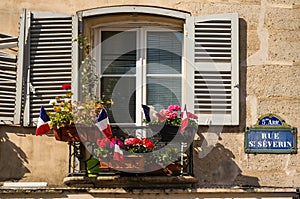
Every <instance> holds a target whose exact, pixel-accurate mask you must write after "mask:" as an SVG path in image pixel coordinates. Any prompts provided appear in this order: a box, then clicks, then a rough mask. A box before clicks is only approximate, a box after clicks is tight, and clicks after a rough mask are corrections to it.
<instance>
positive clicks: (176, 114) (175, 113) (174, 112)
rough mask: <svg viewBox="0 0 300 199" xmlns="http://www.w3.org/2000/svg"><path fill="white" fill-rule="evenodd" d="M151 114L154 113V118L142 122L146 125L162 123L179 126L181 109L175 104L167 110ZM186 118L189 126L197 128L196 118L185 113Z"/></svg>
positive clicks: (191, 114) (189, 113) (181, 114)
mask: <svg viewBox="0 0 300 199" xmlns="http://www.w3.org/2000/svg"><path fill="white" fill-rule="evenodd" d="M152 112H154V113H155V116H156V117H152V118H151V121H150V122H147V121H146V120H144V122H145V123H146V124H148V125H151V124H163V123H164V124H167V125H170V126H181V122H182V116H183V111H182V109H181V107H180V106H179V105H177V104H175V105H169V106H168V108H167V109H162V110H160V111H159V112H156V111H154V110H152ZM152 116H153V114H152ZM187 117H188V121H189V125H191V126H194V127H196V128H198V123H197V119H198V116H197V115H195V114H193V113H191V112H187Z"/></svg>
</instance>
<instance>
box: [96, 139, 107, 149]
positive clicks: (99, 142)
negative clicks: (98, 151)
mask: <svg viewBox="0 0 300 199" xmlns="http://www.w3.org/2000/svg"><path fill="white" fill-rule="evenodd" d="M109 143H110V140H109V139H108V138H103V139H100V138H98V139H97V140H96V144H97V145H98V146H99V147H100V148H105V147H106V146H107V145H108V144H109Z"/></svg>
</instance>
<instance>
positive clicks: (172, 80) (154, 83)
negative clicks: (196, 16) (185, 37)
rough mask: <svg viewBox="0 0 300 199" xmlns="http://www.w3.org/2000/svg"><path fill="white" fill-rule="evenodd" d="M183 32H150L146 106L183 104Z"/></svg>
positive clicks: (163, 106) (157, 106) (164, 106)
mask: <svg viewBox="0 0 300 199" xmlns="http://www.w3.org/2000/svg"><path fill="white" fill-rule="evenodd" d="M181 58H182V33H179V32H169V31H163V32H159V31H157V32H152V31H151V32H148V33H147V104H149V105H154V106H155V108H156V109H157V110H159V109H161V108H167V107H168V106H169V105H170V104H179V105H180V104H181Z"/></svg>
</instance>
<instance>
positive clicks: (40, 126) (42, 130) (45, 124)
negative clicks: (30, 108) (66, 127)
mask: <svg viewBox="0 0 300 199" xmlns="http://www.w3.org/2000/svg"><path fill="white" fill-rule="evenodd" d="M50 121H51V120H50V118H49V116H48V115H47V113H46V111H45V109H44V107H43V106H41V109H40V116H39V119H38V123H37V127H36V131H35V135H36V136H38V135H43V134H46V133H49V132H50V131H51V128H50V125H49V122H50Z"/></svg>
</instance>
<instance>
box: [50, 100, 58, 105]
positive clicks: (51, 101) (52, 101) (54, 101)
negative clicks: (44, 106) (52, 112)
mask: <svg viewBox="0 0 300 199" xmlns="http://www.w3.org/2000/svg"><path fill="white" fill-rule="evenodd" d="M49 104H51V105H55V104H57V101H56V99H51V100H50V101H49Z"/></svg>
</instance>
